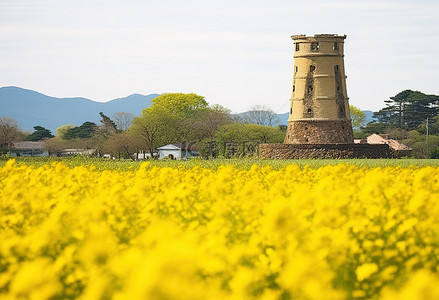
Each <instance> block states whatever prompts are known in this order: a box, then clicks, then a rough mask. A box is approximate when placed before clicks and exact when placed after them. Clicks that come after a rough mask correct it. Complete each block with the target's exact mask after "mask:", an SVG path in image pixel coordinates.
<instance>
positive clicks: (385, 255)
mask: <svg viewBox="0 0 439 300" xmlns="http://www.w3.org/2000/svg"><path fill="white" fill-rule="evenodd" d="M438 201H439V169H438V168H433V167H424V168H414V167H413V168H401V167H387V168H370V169H367V168H358V167H355V166H350V165H343V164H339V165H335V166H326V167H320V168H310V167H305V168H299V167H297V166H295V165H290V166H286V167H284V168H281V169H279V170H274V169H272V168H271V167H269V166H267V167H258V166H256V165H254V166H253V167H251V168H250V169H249V170H245V169H242V168H236V167H232V166H222V167H219V168H218V169H210V168H203V167H202V166H196V167H191V168H185V167H177V168H170V167H156V166H151V165H150V164H148V163H143V164H142V165H141V166H140V168H139V169H138V170H132V171H130V170H127V171H110V170H103V171H102V170H99V171H98V170H96V169H94V168H93V167H83V166H78V167H74V168H69V167H67V166H66V165H64V164H63V163H53V164H49V165H44V166H41V167H34V166H26V165H18V164H16V163H15V162H14V161H12V160H11V161H9V162H8V163H7V164H6V165H5V166H4V167H2V168H0V299H87V300H88V299H152V300H154V299H157V300H159V299H172V300H174V299H392V300H393V299H411V300H412V299H439V277H438V275H437V273H438V268H439V263H438V259H439V245H438V244H439V224H438V222H439V205H438V204H439V203H438Z"/></svg>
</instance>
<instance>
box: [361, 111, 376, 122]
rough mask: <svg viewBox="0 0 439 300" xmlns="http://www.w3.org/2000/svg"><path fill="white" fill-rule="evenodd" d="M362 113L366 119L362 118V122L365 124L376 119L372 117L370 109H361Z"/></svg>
mask: <svg viewBox="0 0 439 300" xmlns="http://www.w3.org/2000/svg"><path fill="white" fill-rule="evenodd" d="M363 112H364V114H365V115H366V119H365V120H364V124H367V123H369V122H372V121H376V119H375V118H374V117H373V111H371V110H363Z"/></svg>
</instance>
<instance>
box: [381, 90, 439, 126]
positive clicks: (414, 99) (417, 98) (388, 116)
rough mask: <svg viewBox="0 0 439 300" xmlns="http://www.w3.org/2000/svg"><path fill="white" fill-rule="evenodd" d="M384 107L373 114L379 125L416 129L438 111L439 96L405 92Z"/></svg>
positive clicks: (387, 101) (388, 101) (392, 98)
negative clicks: (385, 124)
mask: <svg viewBox="0 0 439 300" xmlns="http://www.w3.org/2000/svg"><path fill="white" fill-rule="evenodd" d="M384 102H385V103H386V107H385V108H383V109H381V110H380V111H378V112H375V113H374V117H375V118H377V119H378V122H380V123H387V124H391V125H393V126H396V127H398V128H401V129H406V130H412V129H416V128H417V127H418V126H419V125H421V124H422V122H423V121H424V120H426V119H427V118H432V117H434V116H436V115H437V114H438V111H439V96H437V95H427V94H424V93H422V92H419V91H412V90H405V91H402V92H400V93H398V94H396V95H395V96H394V97H390V100H385V101H384Z"/></svg>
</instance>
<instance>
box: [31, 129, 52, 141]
mask: <svg viewBox="0 0 439 300" xmlns="http://www.w3.org/2000/svg"><path fill="white" fill-rule="evenodd" d="M52 137H53V134H52V133H51V132H50V130H49V129H46V128H44V127H43V126H34V132H33V133H31V134H30V135H28V136H27V137H26V140H27V141H41V140H43V139H45V138H52Z"/></svg>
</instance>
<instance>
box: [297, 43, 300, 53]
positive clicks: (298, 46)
mask: <svg viewBox="0 0 439 300" xmlns="http://www.w3.org/2000/svg"><path fill="white" fill-rule="evenodd" d="M299 49H300V43H296V51H299Z"/></svg>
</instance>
